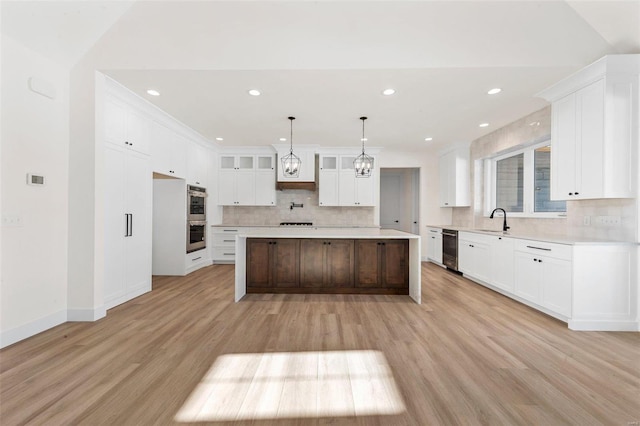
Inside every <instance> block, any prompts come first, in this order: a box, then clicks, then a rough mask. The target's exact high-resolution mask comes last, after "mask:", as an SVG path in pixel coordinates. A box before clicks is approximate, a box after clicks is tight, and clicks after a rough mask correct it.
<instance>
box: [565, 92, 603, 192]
mask: <svg viewBox="0 0 640 426" xmlns="http://www.w3.org/2000/svg"><path fill="white" fill-rule="evenodd" d="M576 110H577V141H578V144H579V145H578V149H577V152H578V154H579V155H578V156H577V158H576V176H577V182H576V184H577V185H576V187H575V188H574V196H573V197H572V198H571V199H584V198H599V197H602V196H603V195H604V80H598V81H596V82H595V83H593V84H591V85H589V86H587V87H585V88H584V89H581V90H579V91H578V92H577V93H576Z"/></svg>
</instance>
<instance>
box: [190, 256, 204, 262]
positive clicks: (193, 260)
mask: <svg viewBox="0 0 640 426" xmlns="http://www.w3.org/2000/svg"><path fill="white" fill-rule="evenodd" d="M198 259H202V256H198V257H196V258H194V259H191V261H192V262H195V261H196V260H198Z"/></svg>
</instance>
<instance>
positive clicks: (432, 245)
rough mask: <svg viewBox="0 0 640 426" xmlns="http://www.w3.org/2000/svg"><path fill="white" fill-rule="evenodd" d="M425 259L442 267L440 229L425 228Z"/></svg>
mask: <svg viewBox="0 0 640 426" xmlns="http://www.w3.org/2000/svg"><path fill="white" fill-rule="evenodd" d="M427 232H428V234H427V259H429V260H431V261H433V262H436V263H438V264H440V265H442V229H440V228H427Z"/></svg>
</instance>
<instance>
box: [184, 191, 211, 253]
mask: <svg viewBox="0 0 640 426" xmlns="http://www.w3.org/2000/svg"><path fill="white" fill-rule="evenodd" d="M206 247H207V190H206V189H205V188H200V187H198V186H193V185H189V186H187V253H191V252H194V251H197V250H202V249H204V248H206Z"/></svg>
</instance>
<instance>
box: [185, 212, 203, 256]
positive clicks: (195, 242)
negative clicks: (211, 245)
mask: <svg viewBox="0 0 640 426" xmlns="http://www.w3.org/2000/svg"><path fill="white" fill-rule="evenodd" d="M206 247H207V222H206V221H194V220H190V221H189V222H187V253H191V252H193V251H197V250H202V249H204V248H206Z"/></svg>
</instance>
